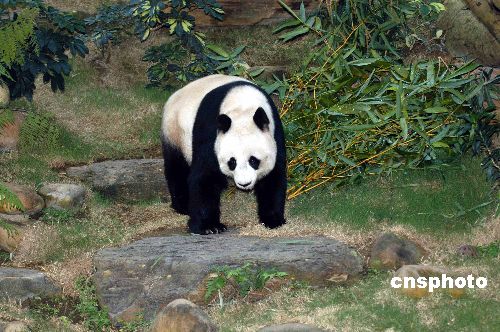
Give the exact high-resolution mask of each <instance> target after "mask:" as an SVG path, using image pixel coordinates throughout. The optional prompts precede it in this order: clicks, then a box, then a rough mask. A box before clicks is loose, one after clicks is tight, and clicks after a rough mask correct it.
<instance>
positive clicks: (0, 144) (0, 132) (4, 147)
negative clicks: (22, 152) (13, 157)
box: [0, 97, 26, 152]
mask: <svg viewBox="0 0 500 332" xmlns="http://www.w3.org/2000/svg"><path fill="white" fill-rule="evenodd" d="M0 98H1V97H0ZM9 111H10V110H0V113H1V112H9ZM12 115H13V121H12V122H8V123H4V125H3V126H0V152H11V151H15V150H17V147H18V145H19V133H20V132H21V126H22V124H23V122H24V120H25V119H26V112H20V111H12ZM0 116H1V114H0Z"/></svg>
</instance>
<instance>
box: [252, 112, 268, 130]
mask: <svg viewBox="0 0 500 332" xmlns="http://www.w3.org/2000/svg"><path fill="white" fill-rule="evenodd" d="M253 121H254V122H255V124H256V125H257V127H259V129H260V130H265V129H267V128H268V125H269V119H268V118H267V114H266V111H264V109H263V108H262V107H259V108H258V109H257V111H255V114H254V115H253Z"/></svg>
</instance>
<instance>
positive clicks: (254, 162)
mask: <svg viewBox="0 0 500 332" xmlns="http://www.w3.org/2000/svg"><path fill="white" fill-rule="evenodd" d="M248 163H249V164H250V166H252V168H253V169H255V170H257V169H258V168H259V165H260V160H259V159H257V158H255V157H254V156H251V157H250V159H248Z"/></svg>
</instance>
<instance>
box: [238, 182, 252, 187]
mask: <svg viewBox="0 0 500 332" xmlns="http://www.w3.org/2000/svg"><path fill="white" fill-rule="evenodd" d="M251 184H252V182H248V183H238V186H240V187H244V188H245V187H248V186H249V185H251Z"/></svg>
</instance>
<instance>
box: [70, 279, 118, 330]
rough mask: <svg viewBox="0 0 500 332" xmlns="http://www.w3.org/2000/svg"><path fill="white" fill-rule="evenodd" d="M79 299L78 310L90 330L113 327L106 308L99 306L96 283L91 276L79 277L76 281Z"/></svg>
mask: <svg viewBox="0 0 500 332" xmlns="http://www.w3.org/2000/svg"><path fill="white" fill-rule="evenodd" d="M76 289H77V291H78V297H79V301H78V303H77V305H76V310H78V312H79V313H80V315H81V316H82V317H83V324H84V326H85V327H86V328H87V329H89V330H90V331H103V330H109V329H110V328H111V321H110V320H109V317H108V312H107V310H106V309H103V308H101V307H99V303H98V301H97V296H96V294H95V285H94V284H93V283H92V280H91V279H90V278H83V277H82V278H79V279H78V280H77V281H76Z"/></svg>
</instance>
